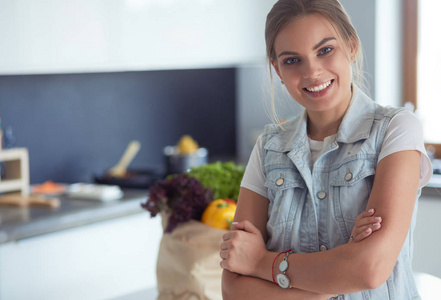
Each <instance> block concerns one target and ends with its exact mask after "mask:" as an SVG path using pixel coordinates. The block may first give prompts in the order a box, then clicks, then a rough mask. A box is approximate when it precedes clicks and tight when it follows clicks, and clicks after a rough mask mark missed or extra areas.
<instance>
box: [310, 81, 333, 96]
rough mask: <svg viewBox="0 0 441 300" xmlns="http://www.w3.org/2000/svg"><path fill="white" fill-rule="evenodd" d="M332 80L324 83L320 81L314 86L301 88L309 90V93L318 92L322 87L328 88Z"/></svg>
mask: <svg viewBox="0 0 441 300" xmlns="http://www.w3.org/2000/svg"><path fill="white" fill-rule="evenodd" d="M332 82H334V79H332V80H329V81H327V82H325V83H322V84H320V85H317V86H314V87H306V88H303V90H305V91H307V92H310V93H318V92H321V91H323V90H324V89H326V88H328V87H329V86H330V85H331V84H332Z"/></svg>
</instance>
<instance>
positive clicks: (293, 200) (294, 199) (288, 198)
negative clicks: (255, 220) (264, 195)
mask: <svg viewBox="0 0 441 300" xmlns="http://www.w3.org/2000/svg"><path fill="white" fill-rule="evenodd" d="M265 186H266V187H267V188H268V199H269V200H270V204H269V207H268V223H270V224H272V225H277V224H280V223H286V222H289V221H292V220H294V219H295V216H296V212H297V208H298V202H299V199H302V194H303V193H304V192H305V190H306V185H305V183H304V181H303V178H302V177H301V176H300V174H299V173H298V172H296V171H295V170H293V169H289V168H276V169H272V170H269V171H268V172H267V174H266V182H265Z"/></svg>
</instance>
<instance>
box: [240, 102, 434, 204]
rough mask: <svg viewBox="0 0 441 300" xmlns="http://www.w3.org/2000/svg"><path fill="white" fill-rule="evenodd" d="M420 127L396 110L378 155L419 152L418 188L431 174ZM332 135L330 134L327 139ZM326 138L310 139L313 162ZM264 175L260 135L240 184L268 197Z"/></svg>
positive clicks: (409, 114)
mask: <svg viewBox="0 0 441 300" xmlns="http://www.w3.org/2000/svg"><path fill="white" fill-rule="evenodd" d="M422 133H423V128H422V124H421V122H420V120H419V119H418V118H417V116H416V115H415V114H413V113H412V112H411V111H409V110H403V111H400V112H399V113H397V114H396V115H395V116H394V117H393V118H392V119H391V121H390V123H389V127H388V129H387V130H386V135H385V137H384V141H383V147H382V149H381V151H380V154H379V156H378V162H380V160H382V159H383V158H385V157H386V156H388V155H390V154H393V153H395V152H399V151H404V150H417V151H420V152H421V163H420V182H419V188H422V187H423V186H425V185H426V184H427V183H428V182H429V180H430V178H431V176H432V165H431V163H430V160H429V157H428V156H427V154H426V149H425V148H424V138H423V134H422ZM329 138H332V136H330V137H327V138H326V139H329ZM326 139H325V141H313V140H310V142H309V147H310V151H311V160H313V161H315V160H316V159H317V158H318V157H319V155H320V153H321V150H322V149H323V146H324V145H325V143H326ZM264 184H265V175H264V174H263V169H262V136H260V137H259V138H258V139H257V141H256V144H255V145H254V148H253V151H252V152H251V156H250V159H249V161H248V165H247V167H246V169H245V173H244V175H243V179H242V183H241V185H240V186H241V187H244V188H247V189H249V190H251V191H253V192H256V193H258V194H260V195H262V196H264V197H267V189H266V187H265V185H264Z"/></svg>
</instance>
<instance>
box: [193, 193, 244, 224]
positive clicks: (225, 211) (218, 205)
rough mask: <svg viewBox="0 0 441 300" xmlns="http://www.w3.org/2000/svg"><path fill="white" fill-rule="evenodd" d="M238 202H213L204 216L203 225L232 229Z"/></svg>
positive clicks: (228, 200)
mask: <svg viewBox="0 0 441 300" xmlns="http://www.w3.org/2000/svg"><path fill="white" fill-rule="evenodd" d="M236 206H237V205H236V202H234V200H231V199H217V200H213V201H211V202H210V203H209V204H208V206H207V208H206V209H205V210H204V213H203V214H202V218H201V221H202V223H204V224H206V225H208V226H211V227H214V228H218V229H230V226H231V223H232V222H233V218H234V214H235V213H236Z"/></svg>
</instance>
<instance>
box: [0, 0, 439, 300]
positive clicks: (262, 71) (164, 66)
mask: <svg viewBox="0 0 441 300" xmlns="http://www.w3.org/2000/svg"><path fill="white" fill-rule="evenodd" d="M423 1H424V0H423ZM341 2H342V4H343V6H344V7H345V9H346V10H347V11H348V13H349V15H350V16H351V19H352V21H353V23H354V25H355V27H356V29H357V31H358V33H359V35H360V37H361V40H362V43H363V50H364V54H365V59H366V61H365V69H366V71H367V73H369V74H370V76H368V81H369V82H368V83H369V86H370V91H371V96H372V97H373V98H374V99H375V100H376V101H378V102H379V103H381V104H390V105H397V106H401V105H403V101H402V99H403V89H404V78H403V77H404V76H403V64H402V62H403V60H404V58H403V36H404V35H403V34H404V31H403V17H404V13H403V7H404V5H405V2H407V1H401V0H387V1H384V0H370V1H365V0H341ZM274 3H275V0H240V1H238V0H222V1H221V0H111V1H103V0H77V1H68V0H58V1H48V0H0V40H1V43H0V116H1V126H2V128H3V130H6V129H7V128H8V129H9V130H10V132H12V134H13V136H14V140H15V142H14V145H15V146H16V147H25V148H27V149H28V151H29V166H30V168H29V169H30V183H31V184H41V183H43V182H45V181H48V180H52V181H55V182H61V183H76V182H93V176H94V175H96V174H102V173H103V172H105V171H106V170H107V169H109V168H110V167H111V166H113V165H115V164H116V163H117V162H118V160H119V158H120V157H121V155H122V153H123V152H124V150H125V148H126V146H127V144H128V143H129V142H130V141H131V140H138V141H140V143H141V150H140V151H139V153H138V154H137V156H136V157H135V159H134V160H133V162H132V163H131V166H133V167H136V168H138V169H152V170H163V168H164V158H163V152H162V151H163V148H164V146H166V145H174V144H176V142H177V141H178V139H179V138H180V137H181V136H182V135H184V134H190V135H191V136H192V137H193V138H194V139H195V140H196V141H197V142H198V143H199V144H200V145H201V146H203V147H205V148H207V149H208V151H209V157H210V159H212V160H215V159H221V160H235V161H236V162H240V163H246V161H247V157H248V155H249V154H250V152H251V149H252V147H253V144H254V141H255V139H256V137H257V135H258V134H259V133H260V131H261V130H262V128H263V126H264V125H265V124H267V123H269V122H271V120H270V118H269V117H268V113H267V110H268V109H269V97H270V96H269V94H270V85H271V83H270V75H269V72H268V63H267V62H266V60H265V44H264V24H265V18H266V14H267V13H268V11H269V10H270V8H271V7H272V5H273V4H274ZM435 54H436V53H435ZM434 56H435V55H434ZM274 86H275V88H276V93H277V94H278V95H279V98H280V99H282V103H281V105H282V107H288V108H289V109H281V110H280V112H281V117H282V118H288V117H290V116H292V115H295V114H296V113H297V112H298V108H297V106H296V105H294V104H292V103H290V102H289V98H288V97H287V96H286V94H285V93H284V91H282V90H281V89H280V84H279V80H277V78H274ZM287 100H288V101H287ZM423 192H424V191H423ZM139 198H141V199H142V198H143V196H139V197H138V199H137V202H136V203H135V204H136V209H135V208H133V209H131V210H130V212H129V211H127V213H124V214H122V215H112V217H111V216H106V217H102V218H100V219H99V220H98V219H97V220H95V221H94V220H90V219H89V221H87V222H86V221H84V222H82V221H81V222H79V221H78V222H77V221H76V220H78V219H81V218H82V216H79V212H77V211H75V213H73V214H69V215H62V216H58V217H59V218H64V219H63V220H62V221H63V222H64V221H66V220H67V219H69V221H72V224H74V223H75V225H72V226H70V228H62V230H57V229H53V230H52V229H50V228H49V229H47V230H46V231H44V234H43V233H39V234H29V236H26V238H25V237H22V238H11V237H8V236H7V235H8V234H12V233H11V232H13V226H14V223H13V221H11V222H12V223H11V222H9V223H8V222H5V220H3V224H2V219H1V218H0V227H2V226H3V229H4V231H3V232H2V229H0V299H2V300H3V299H7V300H8V299H29V296H30V295H32V298H33V299H135V297H136V295H146V291H151V294H149V295H153V294H154V287H155V269H154V268H155V259H156V254H157V249H158V245H159V240H160V237H161V234H162V233H161V228H160V220H159V218H156V219H150V217H149V216H148V215H147V213H146V212H143V211H141V210H140V209H138V206H139ZM1 209H2V208H1V207H0V210H1ZM81 209H82V211H81V213H85V212H84V210H85V209H86V208H84V207H81ZM106 209H109V207H108V206H106ZM118 209H119V208H118V206H114V207H112V210H118ZM440 212H441V198H440V194H438V190H437V189H434V188H430V189H427V191H426V192H424V193H423V197H422V199H421V201H420V210H419V223H418V225H417V228H416V235H415V244H416V247H415V259H414V266H415V271H418V272H424V273H428V274H431V275H435V276H438V277H441V258H440V257H439V249H440V248H441V239H440V237H439V233H438V232H437V231H436V228H439V227H440V225H441V223H440V221H439V218H438V215H439V213H440ZM16 213H17V214H19V215H20V216H19V219H20V220H21V225H20V226H25V225H27V226H28V227H29V228H28V229H27V230H29V231H32V228H35V227H38V226H49V227H50V226H51V225H50V224H49V225H48V224H46V223H45V224H44V225H43V222H44V220H42V218H39V217H38V216H39V215H38V213H34V211H33V210H32V209H31V208H25V209H23V210H21V211H18V212H16ZM77 213H78V214H77ZM91 215H92V217H91V218H92V219H93V213H91ZM4 218H5V217H4ZM8 218H10V219H8V220H14V219H13V218H12V217H11V216H9V217H8ZM50 218H51V222H60V220H55V219H54V217H53V216H51V217H50ZM76 218H77V219H76ZM81 220H82V219H81ZM5 224H7V225H8V226H9V227H8V230H9V231H8V230H6V229H5ZM11 224H12V225H11ZM51 224H52V223H51ZM11 228H12V229H11ZM42 232H43V231H42ZM2 234H3V237H2ZM11 236H13V234H12V235H11ZM1 241H3V242H1ZM130 295H133V298H131V296H130ZM152 297H154V296H152ZM144 299H146V298H144Z"/></svg>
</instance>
